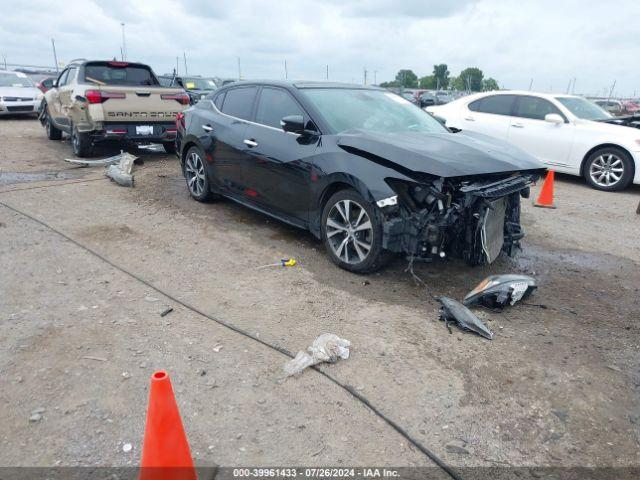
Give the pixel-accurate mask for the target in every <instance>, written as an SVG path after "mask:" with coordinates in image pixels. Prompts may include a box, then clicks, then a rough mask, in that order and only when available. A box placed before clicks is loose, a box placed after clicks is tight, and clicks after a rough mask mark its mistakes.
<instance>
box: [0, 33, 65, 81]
mask: <svg viewBox="0 0 640 480" xmlns="http://www.w3.org/2000/svg"><path fill="white" fill-rule="evenodd" d="M51 47H52V48H53V61H54V62H55V64H56V73H58V55H57V54H56V42H54V40H53V38H52V39H51ZM4 68H5V70H6V69H7V60H6V58H5V61H4Z"/></svg>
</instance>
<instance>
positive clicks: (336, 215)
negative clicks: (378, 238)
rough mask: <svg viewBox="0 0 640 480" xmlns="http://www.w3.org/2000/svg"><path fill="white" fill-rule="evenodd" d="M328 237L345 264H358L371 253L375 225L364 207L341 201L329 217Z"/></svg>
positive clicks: (335, 252) (333, 208)
mask: <svg viewBox="0 0 640 480" xmlns="http://www.w3.org/2000/svg"><path fill="white" fill-rule="evenodd" d="M326 236H327V240H328V242H329V246H330V247H331V250H332V251H333V253H334V254H335V255H336V257H338V258H339V259H340V260H341V261H343V262H345V263H350V264H358V263H361V262H363V261H364V260H365V259H366V258H367V256H368V255H369V253H370V252H371V247H372V246H373V225H372V223H371V219H370V218H369V215H368V214H367V211H366V210H365V209H364V208H363V207H362V205H360V204H359V203H357V202H354V201H353V200H340V201H339V202H337V203H335V204H334V205H333V207H331V210H330V211H329V215H328V216H327V223H326Z"/></svg>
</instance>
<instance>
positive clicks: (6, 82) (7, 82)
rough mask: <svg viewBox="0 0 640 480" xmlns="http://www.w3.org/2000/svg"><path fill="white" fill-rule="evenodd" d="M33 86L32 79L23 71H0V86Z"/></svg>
mask: <svg viewBox="0 0 640 480" xmlns="http://www.w3.org/2000/svg"><path fill="white" fill-rule="evenodd" d="M33 86H34V84H33V81H32V80H31V79H30V78H29V77H27V76H26V75H25V74H23V73H0V87H33Z"/></svg>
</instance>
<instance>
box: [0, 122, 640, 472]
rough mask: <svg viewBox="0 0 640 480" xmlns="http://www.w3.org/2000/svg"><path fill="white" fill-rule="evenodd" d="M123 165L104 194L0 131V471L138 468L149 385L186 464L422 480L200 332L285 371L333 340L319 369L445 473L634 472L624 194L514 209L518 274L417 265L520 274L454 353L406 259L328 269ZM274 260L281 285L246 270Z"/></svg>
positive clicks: (176, 170) (438, 285) (176, 176)
mask: <svg viewBox="0 0 640 480" xmlns="http://www.w3.org/2000/svg"><path fill="white" fill-rule="evenodd" d="M101 153H104V154H105V156H106V155H111V154H114V153H116V151H109V150H106V151H105V152H101ZM138 154H139V155H140V156H141V157H142V158H143V160H144V165H141V166H136V167H135V168H134V173H135V181H136V184H135V187H134V188H133V189H127V188H121V187H119V186H117V185H115V184H113V183H111V182H110V181H109V180H108V179H106V178H105V177H104V173H103V168H102V167H99V168H79V167H77V166H75V165H72V164H69V163H66V162H64V161H63V158H69V157H71V156H72V154H71V149H70V146H69V143H68V141H66V139H65V140H63V141H49V140H47V139H46V137H45V134H44V131H43V129H42V128H41V127H40V125H39V124H38V122H37V121H35V120H33V119H25V120H22V119H8V120H2V121H1V122H0V265H2V275H0V322H1V327H0V371H1V372H2V379H3V388H2V389H1V392H0V425H2V429H1V430H2V431H1V432H0V442H1V445H2V447H1V448H0V465H29V466H32V465H33V464H34V462H38V463H39V464H41V465H43V466H45V465H46V466H49V465H105V466H113V465H117V466H124V465H138V464H139V459H140V453H141V451H140V446H141V441H142V433H143V429H144V419H145V409H146V402H147V395H148V384H149V377H150V375H151V373H152V372H154V371H156V370H159V369H166V370H167V371H168V372H169V374H170V375H171V378H172V381H173V384H174V389H175V392H176V396H177V400H178V404H179V407H180V410H181V414H182V417H183V422H184V424H185V429H186V431H187V435H188V437H189V441H190V444H191V448H192V453H193V456H194V457H195V458H196V462H197V463H199V464H209V465H211V464H220V465H299V464H301V463H302V464H305V465H338V466H340V465H354V466H357V465H372V464H375V465H393V466H419V465H427V466H428V465H433V462H432V460H431V459H430V458H429V457H428V456H426V455H425V454H424V452H422V451H421V450H420V449H419V448H416V446H415V444H412V443H411V442H410V441H409V440H408V439H407V437H406V436H403V435H401V434H400V433H399V432H398V431H397V430H396V429H394V428H392V426H390V424H389V423H387V422H386V421H385V420H384V419H383V418H382V417H381V416H380V415H377V414H376V413H374V412H373V411H372V410H371V409H369V408H368V407H367V406H366V405H364V404H363V403H362V402H361V401H359V400H358V398H357V396H354V395H352V394H351V393H349V391H347V390H346V389H344V388H341V387H340V386H339V385H338V384H336V383H335V382H333V381H332V380H331V379H330V378H327V377H325V376H323V375H322V374H320V373H319V372H317V371H314V370H309V371H305V372H304V373H303V374H302V375H300V376H298V377H293V378H288V379H283V378H282V377H283V376H282V366H283V364H284V363H285V362H286V361H287V360H288V357H287V356H286V355H284V354H282V353H280V352H278V351H276V350H273V349H271V348H268V347H267V346H265V345H264V344H262V343H259V342H258V341H256V340H254V339H251V338H248V337H246V336H244V335H242V334H239V333H237V332H236V331H234V330H232V329H229V328H227V327H225V326H224V325H221V323H218V322H222V323H226V324H227V325H229V326H233V327H237V328H239V329H242V330H243V331H246V332H248V333H250V334H251V335H253V336H255V337H256V338H258V339H260V340H262V341H265V342H267V343H269V344H271V345H276V346H278V347H280V348H282V349H285V350H287V351H289V352H292V353H294V354H295V352H297V351H298V350H304V349H305V348H306V347H307V346H309V345H310V344H311V342H312V341H313V340H314V338H316V337H317V336H318V335H320V334H321V333H325V332H328V333H335V334H337V335H338V336H340V337H343V338H346V339H348V340H350V341H351V342H352V349H351V350H352V351H351V357H350V358H349V359H348V360H341V361H340V362H338V363H337V364H334V365H322V366H321V367H320V370H322V371H324V372H326V373H328V374H329V375H331V377H332V378H333V379H335V380H337V381H338V382H339V383H341V384H342V385H346V386H349V388H351V389H352V391H353V392H355V393H357V395H358V396H360V397H361V398H366V400H368V401H369V402H370V404H371V405H372V406H374V407H375V408H376V409H377V410H378V411H379V412H380V413H381V414H382V415H383V416H384V417H386V418H387V419H390V420H392V421H393V422H395V424H397V425H399V426H400V427H401V428H402V429H404V430H405V431H406V432H407V434H408V435H409V436H410V437H411V438H412V439H414V440H415V441H416V442H417V443H419V444H420V445H422V446H424V447H426V448H428V449H429V450H430V451H432V452H434V453H435V454H436V455H438V456H439V457H440V458H442V459H443V460H444V461H446V462H447V463H448V464H450V465H453V466H454V467H465V466H507V465H509V466H546V465H552V466H575V465H580V466H629V465H635V466H638V465H639V464H640V448H639V447H640V355H638V351H639V348H640V327H639V325H638V318H639V314H638V312H639V310H640V309H639V295H638V293H639V289H640V268H639V266H640V239H639V237H638V232H639V231H640V215H636V213H635V212H636V207H637V205H638V202H639V201H640V188H638V186H634V187H632V188H630V189H628V190H627V191H625V192H622V193H605V192H599V191H595V190H592V189H590V188H588V187H587V186H586V185H585V184H584V182H583V181H581V180H580V179H577V178H573V177H566V176H559V178H558V176H557V177H556V178H557V181H556V198H555V201H556V205H557V207H558V208H557V209H555V210H550V209H537V208H533V207H532V206H531V204H530V201H525V205H524V210H523V224H524V226H525V228H526V229H527V236H526V237H525V240H524V243H523V251H522V252H519V253H518V254H517V256H516V257H515V258H514V259H508V258H500V259H499V260H498V261H497V262H496V263H494V264H493V265H490V266H486V267H480V268H470V267H468V266H467V265H465V264H464V263H462V262H458V261H454V260H447V261H439V262H434V263H432V264H425V265H419V266H418V267H417V268H416V273H418V275H420V276H421V277H422V278H423V279H424V281H425V282H426V283H427V284H428V285H429V288H430V289H431V291H432V292H433V293H434V294H441V295H448V296H451V297H454V298H462V297H463V296H464V295H465V294H466V293H467V292H468V291H469V290H470V289H472V288H473V287H474V286H475V285H476V284H477V283H478V282H479V281H480V280H482V279H483V278H484V277H485V276H487V275H489V274H497V273H526V274H531V275H533V276H535V277H536V279H537V280H538V282H539V289H538V290H537V291H536V292H535V293H534V295H533V296H532V297H531V298H530V299H528V300H527V301H526V302H525V303H526V304H518V305H516V306H514V307H512V308H507V309H505V310H504V311H503V312H491V311H488V310H478V311H477V312H478V315H479V316H480V318H481V319H483V320H484V321H485V322H486V323H487V325H488V326H489V328H491V329H492V330H493V331H494V333H495V337H494V339H493V341H488V340H485V339H483V338H480V337H478V336H475V335H473V334H468V333H463V332H460V331H459V330H457V329H455V328H454V329H453V333H452V334H449V332H448V331H447V329H446V328H445V326H444V324H443V323H442V322H440V321H439V320H438V305H437V304H436V302H434V301H433V300H432V299H431V298H430V297H429V296H428V295H427V293H426V292H425V290H424V289H423V288H421V287H420V286H419V285H416V284H415V283H414V282H413V280H412V279H411V277H410V276H409V274H407V273H406V272H405V268H406V261H405V260H403V259H400V258H399V259H397V260H396V261H394V262H393V263H392V264H391V265H390V266H389V267H388V268H386V269H385V270H383V271H381V272H379V273H377V274H374V275H369V276H358V275H354V274H350V273H348V272H345V271H342V270H340V269H338V268H337V267H335V266H334V265H333V264H332V263H331V262H330V261H329V259H328V257H327V255H326V254H325V252H324V247H323V245H322V244H321V243H320V242H318V241H317V240H315V239H314V238H313V237H312V236H311V235H310V234H308V233H306V232H303V231H299V230H297V229H295V228H293V227H290V226H287V225H284V224H282V223H280V222H278V221H274V220H271V219H269V218H268V217H265V216H263V215H260V214H257V213H254V212H251V211H249V210H247V209H245V208H243V207H241V206H238V205H236V204H234V203H232V202H230V201H227V200H220V201H216V202H212V203H209V204H200V203H197V202H195V201H193V200H191V199H190V197H189V195H188V192H187V189H186V186H185V182H184V179H183V178H182V175H181V172H180V167H179V163H178V161H177V159H176V158H175V157H173V156H169V155H165V154H164V153H159V152H153V151H148V150H140V152H138ZM536 193H537V190H536V191H534V192H533V195H535V194H536ZM533 195H532V196H533ZM284 257H294V258H296V259H297V260H298V265H297V266H296V267H293V268H286V269H281V268H271V269H269V268H267V269H257V268H256V267H257V266H260V265H265V264H269V263H273V262H277V261H278V260H279V259H280V258H284ZM169 306H170V307H173V311H172V312H171V313H170V314H168V315H167V316H165V317H161V316H160V315H159V314H160V312H162V311H163V310H165V309H166V308H167V307H169ZM203 314H205V315H203ZM216 320H217V321H216ZM42 409H44V410H43V411H42ZM34 411H36V413H37V412H41V414H40V416H41V418H39V419H38V415H36V417H35V418H36V419H33V420H30V417H32V414H33V412H34ZM126 443H131V444H132V445H133V449H132V450H131V451H129V452H124V451H123V449H122V447H123V445H124V444H126Z"/></svg>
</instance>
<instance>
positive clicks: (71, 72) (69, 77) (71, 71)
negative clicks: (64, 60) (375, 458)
mask: <svg viewBox="0 0 640 480" xmlns="http://www.w3.org/2000/svg"><path fill="white" fill-rule="evenodd" d="M77 71H78V69H77V68H75V67H71V68H70V69H69V73H67V78H65V80H64V84H65V85H69V84H71V83H72V82H73V80H74V79H75V78H76V72H77Z"/></svg>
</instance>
